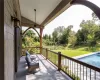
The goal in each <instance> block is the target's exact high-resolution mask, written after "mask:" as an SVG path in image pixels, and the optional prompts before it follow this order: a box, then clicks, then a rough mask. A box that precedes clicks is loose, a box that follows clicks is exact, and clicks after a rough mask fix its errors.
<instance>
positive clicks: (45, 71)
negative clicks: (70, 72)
mask: <svg viewBox="0 0 100 80" xmlns="http://www.w3.org/2000/svg"><path fill="white" fill-rule="evenodd" d="M36 56H37V58H38V60H39V64H40V70H37V71H33V73H28V71H27V68H28V67H27V64H26V61H25V56H23V57H21V58H20V62H19V64H18V72H17V75H16V77H17V79H16V80H72V79H71V78H70V77H68V76H67V75H66V74H65V73H63V72H59V71H58V69H57V67H56V66H55V65H54V64H52V63H51V62H50V61H48V60H46V59H45V58H44V57H43V56H42V55H39V54H38V55H36Z"/></svg>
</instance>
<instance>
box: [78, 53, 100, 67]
mask: <svg viewBox="0 0 100 80" xmlns="http://www.w3.org/2000/svg"><path fill="white" fill-rule="evenodd" d="M78 60H80V61H82V62H85V63H88V64H90V65H93V66H96V67H99V68H100V52H99V53H96V54H93V55H89V56H86V57H82V58H79V59H78Z"/></svg>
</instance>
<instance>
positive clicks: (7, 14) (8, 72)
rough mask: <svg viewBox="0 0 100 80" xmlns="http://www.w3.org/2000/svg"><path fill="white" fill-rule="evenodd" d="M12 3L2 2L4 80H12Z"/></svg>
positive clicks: (7, 0)
mask: <svg viewBox="0 0 100 80" xmlns="http://www.w3.org/2000/svg"><path fill="white" fill-rule="evenodd" d="M13 1H14V0H5V1H4V49H5V50H4V69H5V71H4V74H5V80H14V22H13V21H12V20H11V16H13V15H14V11H13V8H14V7H13Z"/></svg>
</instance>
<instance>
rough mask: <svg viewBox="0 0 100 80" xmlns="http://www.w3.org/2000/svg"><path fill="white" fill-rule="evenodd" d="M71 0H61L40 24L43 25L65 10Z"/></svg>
mask: <svg viewBox="0 0 100 80" xmlns="http://www.w3.org/2000/svg"><path fill="white" fill-rule="evenodd" d="M71 1H72V0H62V1H61V2H60V3H59V4H58V6H57V7H56V8H55V9H54V10H53V11H52V12H51V13H50V14H49V16H48V17H47V18H46V19H45V20H44V21H43V22H42V24H41V25H43V26H45V25H46V24H47V23H49V22H51V21H52V20H53V19H54V18H56V17H57V16H58V15H60V14H61V13H62V12H63V11H65V10H66V9H67V8H68V7H69V6H70V2H71Z"/></svg>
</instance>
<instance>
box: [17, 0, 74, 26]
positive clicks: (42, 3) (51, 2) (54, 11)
mask: <svg viewBox="0 0 100 80" xmlns="http://www.w3.org/2000/svg"><path fill="white" fill-rule="evenodd" d="M71 1H72V0H19V3H20V9H21V16H22V26H28V27H33V26H34V22H35V12H34V9H36V24H37V27H40V26H42V27H43V26H45V25H46V24H48V23H49V22H50V21H52V20H53V19H54V18H56V17H57V16H58V15H60V14H61V13H62V12H63V11H65V10H66V9H67V8H68V7H69V6H70V2H71Z"/></svg>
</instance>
